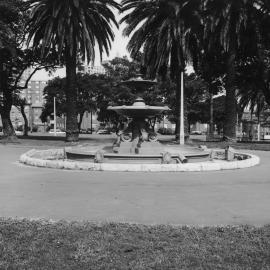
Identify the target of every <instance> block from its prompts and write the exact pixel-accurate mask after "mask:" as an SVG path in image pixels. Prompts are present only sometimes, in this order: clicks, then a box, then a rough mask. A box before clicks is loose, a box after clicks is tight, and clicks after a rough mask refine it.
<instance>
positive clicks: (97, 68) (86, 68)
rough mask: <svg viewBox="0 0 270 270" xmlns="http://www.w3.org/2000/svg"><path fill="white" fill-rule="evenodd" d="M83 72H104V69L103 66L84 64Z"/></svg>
mask: <svg viewBox="0 0 270 270" xmlns="http://www.w3.org/2000/svg"><path fill="white" fill-rule="evenodd" d="M84 73H88V74H106V69H105V68H104V67H103V66H87V65H85V66H84Z"/></svg>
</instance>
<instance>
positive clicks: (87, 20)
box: [28, 0, 119, 141]
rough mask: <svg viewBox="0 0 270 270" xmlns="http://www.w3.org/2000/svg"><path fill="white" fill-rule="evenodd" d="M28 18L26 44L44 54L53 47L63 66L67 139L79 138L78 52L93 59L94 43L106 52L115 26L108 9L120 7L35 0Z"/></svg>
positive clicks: (86, 1)
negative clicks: (77, 103)
mask: <svg viewBox="0 0 270 270" xmlns="http://www.w3.org/2000/svg"><path fill="white" fill-rule="evenodd" d="M31 8H32V13H31V19H30V21H29V23H28V30H29V37H28V43H30V42H31V41H32V42H33V46H34V48H36V47H38V46H40V44H41V47H42V56H43V57H46V55H47V54H48V52H49V51H50V50H51V49H53V50H55V51H57V53H58V55H59V59H62V60H63V61H64V64H65V65H66V85H67V87H66V89H65V95H66V105H67V123H66V140H67V141H77V140H78V125H77V114H76V104H75V102H74V100H77V96H76V95H77V91H76V90H75V89H76V86H77V84H76V63H77V55H78V53H79V54H80V55H81V56H82V60H83V61H84V60H87V61H88V62H90V61H93V60H94V57H95V44H96V43H97V45H98V48H99V52H100V56H102V53H103V51H104V50H105V52H106V53H107V54H108V53H109V49H110V46H111V40H112V39H113V38H114V34H113V32H112V29H111V23H113V24H115V25H117V22H116V20H115V16H114V14H113V12H112V10H111V8H119V5H118V4H117V3H116V2H115V1H113V0H105V1H101V0H97V1H91V0H73V1H66V0H58V1H55V0H35V1H31Z"/></svg>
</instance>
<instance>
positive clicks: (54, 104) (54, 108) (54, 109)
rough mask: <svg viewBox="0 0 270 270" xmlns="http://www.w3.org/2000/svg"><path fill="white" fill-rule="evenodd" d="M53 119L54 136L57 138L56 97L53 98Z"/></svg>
mask: <svg viewBox="0 0 270 270" xmlns="http://www.w3.org/2000/svg"><path fill="white" fill-rule="evenodd" d="M53 118H54V125H53V126H54V136H56V101H55V97H54V98H53Z"/></svg>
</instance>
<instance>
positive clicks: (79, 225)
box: [0, 219, 270, 270]
mask: <svg viewBox="0 0 270 270" xmlns="http://www.w3.org/2000/svg"><path fill="white" fill-rule="evenodd" d="M0 269H27V270H28V269H34V270H36V269H117V270H118V269H125V270H126V269H144V270H145V269H270V226H264V227H260V228H256V227H249V226H225V227H189V226H181V227H180V226H179V227H176V226H167V225H162V226H145V225H133V224H116V223H106V224H93V223H88V222H74V223H67V222H64V221H61V222H57V223H52V222H47V221H29V220H13V219H1V220H0Z"/></svg>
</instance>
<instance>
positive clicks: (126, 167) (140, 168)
mask: <svg viewBox="0 0 270 270" xmlns="http://www.w3.org/2000/svg"><path fill="white" fill-rule="evenodd" d="M213 151H217V152H218V153H219V154H220V153H221V152H224V150H220V149H219V150H213ZM235 154H236V155H238V156H242V157H243V158H246V159H242V160H238V159H235V160H233V161H226V160H222V159H214V160H211V161H210V160H209V161H204V162H196V163H186V164H183V163H176V164H153V163H150V164H148V163H141V162H140V163H138V164H137V163H132V164H129V163H121V162H118V163H107V162H105V163H95V162H89V161H79V160H68V159H66V158H65V151H64V149H49V150H35V149H32V150H30V151H28V152H26V153H25V154H23V155H21V157H20V162H21V163H23V164H26V165H30V166H36V167H44V168H54V169H65V170H85V171H118V172H121V171H122V172H192V171H194V172H195V171H197V172H198V171H218V170H230V169H243V168H248V167H252V166H255V165H258V164H259V163H260V158H259V157H258V156H256V155H252V154H248V153H241V152H237V153H235Z"/></svg>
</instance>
